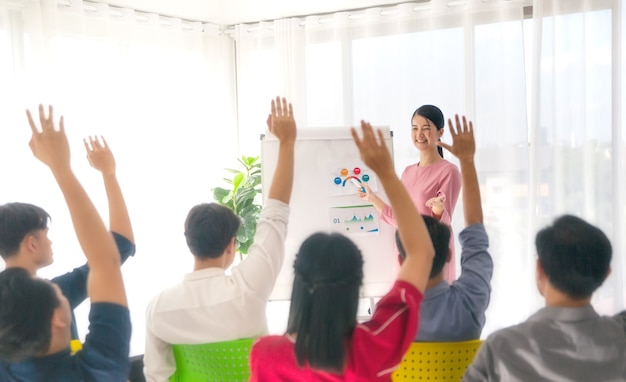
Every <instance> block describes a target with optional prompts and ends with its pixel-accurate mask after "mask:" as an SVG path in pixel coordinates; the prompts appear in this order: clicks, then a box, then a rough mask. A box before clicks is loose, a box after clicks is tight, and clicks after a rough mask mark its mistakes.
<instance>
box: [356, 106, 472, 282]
mask: <svg viewBox="0 0 626 382" xmlns="http://www.w3.org/2000/svg"><path fill="white" fill-rule="evenodd" d="M444 125H445V119H444V117H443V113H442V112H441V110H440V109H439V108H438V107H436V106H433V105H423V106H420V107H419V108H418V109H417V110H415V112H414V113H413V117H412V118H411V139H412V140H413V144H414V145H415V147H416V148H417V149H418V150H419V152H420V161H419V162H418V163H415V164H413V165H410V166H408V167H407V168H405V169H404V172H403V173H402V177H401V180H402V183H403V184H404V186H405V187H406V189H407V191H408V192H409V194H410V195H411V198H412V199H413V203H415V206H416V207H417V210H418V212H419V213H420V214H422V215H428V216H432V217H434V218H435V219H438V220H439V221H441V222H442V223H444V224H447V225H448V226H450V225H451V222H452V213H453V212H454V207H455V206H456V202H457V200H458V198H459V192H460V190H461V174H460V172H459V169H458V168H457V167H456V166H455V165H453V164H452V163H450V162H448V161H447V160H445V159H443V150H442V149H441V147H439V145H438V142H439V141H440V140H441V136H442V135H443V133H444ZM364 188H365V192H360V193H359V197H360V198H361V199H363V200H366V201H369V202H370V203H372V204H373V205H374V207H375V208H376V210H378V212H379V213H380V220H382V221H384V222H386V223H388V224H390V225H392V226H393V227H396V220H395V217H394V214H393V211H392V210H391V207H390V206H389V205H388V204H387V203H385V202H384V201H383V200H382V199H381V198H380V197H378V195H376V194H375V193H373V192H372V190H371V189H370V188H369V187H368V186H367V185H365V187H364ZM449 247H450V261H449V262H448V263H447V264H446V268H445V270H444V278H445V279H446V280H447V281H448V282H452V281H454V279H455V278H456V270H455V256H454V235H450V244H449Z"/></svg>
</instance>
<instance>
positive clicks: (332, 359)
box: [287, 233, 363, 373]
mask: <svg viewBox="0 0 626 382" xmlns="http://www.w3.org/2000/svg"><path fill="white" fill-rule="evenodd" d="M294 273H295V278H294V282H293V289H292V292H291V307H290V309H289V322H288V324H287V333H289V334H295V335H296V336H297V337H296V344H295V353H296V359H297V360H298V364H299V365H300V367H303V366H305V365H309V366H310V367H311V368H315V369H321V370H325V371H330V372H337V373H341V372H342V371H343V369H344V367H345V364H346V355H347V352H346V344H347V341H348V340H349V339H350V338H351V337H352V333H353V332H354V329H355V327H356V325H357V321H356V314H357V308H358V305H359V289H360V287H361V284H362V282H363V256H362V255H361V251H360V250H359V249H358V248H357V246H356V245H355V244H354V243H353V242H352V241H351V240H350V239H348V238H347V237H345V236H343V235H341V234H338V233H331V234H326V233H316V234H313V235H311V236H310V237H309V238H307V239H306V240H305V241H304V242H303V243H302V246H301V247H300V250H299V252H298V254H297V255H296V260H295V262H294Z"/></svg>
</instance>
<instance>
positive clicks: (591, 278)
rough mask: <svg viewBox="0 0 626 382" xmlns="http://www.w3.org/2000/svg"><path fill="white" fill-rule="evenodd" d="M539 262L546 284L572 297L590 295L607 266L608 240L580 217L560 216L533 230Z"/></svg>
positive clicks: (586, 296) (607, 268)
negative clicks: (547, 224) (539, 228)
mask: <svg viewBox="0 0 626 382" xmlns="http://www.w3.org/2000/svg"><path fill="white" fill-rule="evenodd" d="M535 246H536V248H537V255H538V256H539V263H540V264H541V268H542V269H543V271H544V273H545V274H546V276H547V277H548V280H550V283H551V284H552V285H553V286H554V287H555V288H556V289H558V290H559V291H561V292H563V293H565V294H566V295H567V296H569V297H570V298H573V299H584V298H588V297H591V295H592V294H593V292H594V291H595V290H596V289H598V288H599V287H600V285H602V283H603V282H604V279H605V278H606V276H607V275H608V273H609V270H610V267H611V256H612V249H611V242H610V241H609V239H608V238H607V237H606V235H605V234H604V233H603V232H602V231H601V230H600V229H599V228H598V227H595V226H593V225H591V224H589V223H587V222H586V221H584V220H583V219H581V218H578V217H576V216H572V215H563V216H561V217H559V218H557V219H556V220H555V221H554V222H553V223H552V225H551V226H548V227H546V228H544V229H542V230H541V231H539V232H538V233H537V236H536V238H535Z"/></svg>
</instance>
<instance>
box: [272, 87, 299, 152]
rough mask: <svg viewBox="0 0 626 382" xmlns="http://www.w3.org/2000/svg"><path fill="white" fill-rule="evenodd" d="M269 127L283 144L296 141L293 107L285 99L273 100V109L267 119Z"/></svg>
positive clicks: (277, 98)
mask: <svg viewBox="0 0 626 382" xmlns="http://www.w3.org/2000/svg"><path fill="white" fill-rule="evenodd" d="M267 127H268V128H269V129H270V132H271V133H272V134H274V135H275V136H276V138H278V140H279V141H280V142H281V143H286V142H288V143H291V142H294V141H295V140H296V135H297V131H296V120H295V119H294V117H293V107H292V106H291V103H289V104H287V100H286V99H285V98H284V97H283V98H282V101H281V98H280V97H276V100H272V109H271V113H270V115H269V116H268V117H267Z"/></svg>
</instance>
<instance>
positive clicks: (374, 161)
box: [352, 121, 395, 176]
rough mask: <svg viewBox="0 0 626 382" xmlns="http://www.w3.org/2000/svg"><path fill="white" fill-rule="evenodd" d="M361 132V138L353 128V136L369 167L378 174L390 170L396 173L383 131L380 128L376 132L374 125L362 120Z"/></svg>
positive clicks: (362, 157)
mask: <svg viewBox="0 0 626 382" xmlns="http://www.w3.org/2000/svg"><path fill="white" fill-rule="evenodd" d="M361 132H362V135H363V137H362V138H359V136H358V134H357V132H356V129H354V128H352V138H353V139H354V143H356V146H357V147H358V149H359V152H360V153H361V159H362V160H363V162H365V164H366V165H367V167H369V168H371V169H372V170H373V171H374V172H375V173H376V174H378V176H381V174H386V173H388V172H392V173H395V172H394V171H395V170H394V168H393V162H392V160H391V154H389V150H388V149H387V146H386V145H385V138H384V137H383V132H382V131H380V130H377V131H376V132H374V129H373V128H372V126H371V125H370V124H369V123H368V122H365V121H361Z"/></svg>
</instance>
